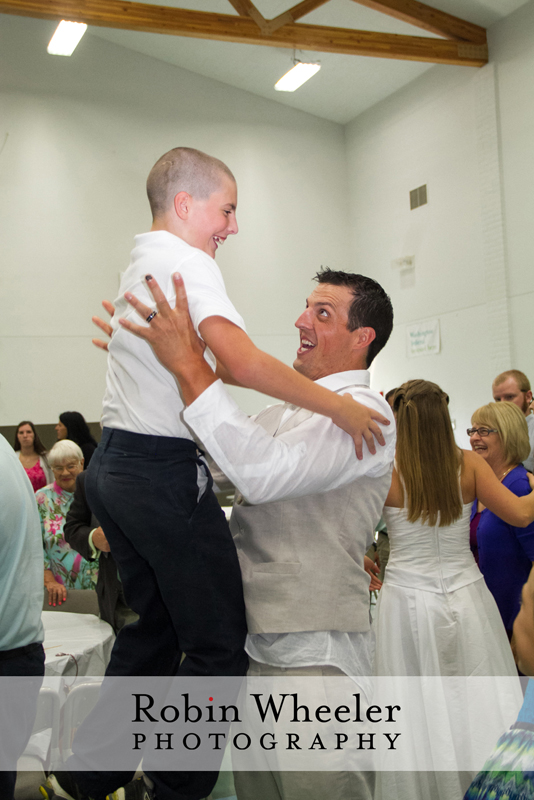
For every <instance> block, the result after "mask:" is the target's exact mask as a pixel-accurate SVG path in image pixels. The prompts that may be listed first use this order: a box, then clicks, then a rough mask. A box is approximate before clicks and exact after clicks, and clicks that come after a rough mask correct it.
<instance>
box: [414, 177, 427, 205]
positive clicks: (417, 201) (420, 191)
mask: <svg viewBox="0 0 534 800" xmlns="http://www.w3.org/2000/svg"><path fill="white" fill-rule="evenodd" d="M426 203H427V198H426V183H425V185H424V186H418V187H417V189H413V190H412V191H411V192H410V210H411V211H413V210H414V208H419V206H424V205H425V204H426Z"/></svg>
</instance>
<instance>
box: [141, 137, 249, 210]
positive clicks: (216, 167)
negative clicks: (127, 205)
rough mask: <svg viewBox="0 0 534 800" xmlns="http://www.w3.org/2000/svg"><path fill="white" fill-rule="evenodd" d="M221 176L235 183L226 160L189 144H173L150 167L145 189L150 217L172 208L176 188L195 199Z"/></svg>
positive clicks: (218, 182) (207, 192)
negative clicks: (173, 146) (150, 212)
mask: <svg viewBox="0 0 534 800" xmlns="http://www.w3.org/2000/svg"><path fill="white" fill-rule="evenodd" d="M224 177H226V178H230V179H231V180H232V181H234V183H235V178H234V176H233V175H232V173H231V171H230V170H229V169H228V167H227V166H226V164H224V163H223V162H222V161H219V159H218V158H213V156H209V155H208V154H207V153H203V152H201V151H200V150H194V149H193V148H192V147H175V148H173V149H172V150H169V152H168V153H165V155H163V156H161V158H160V159H158V161H156V163H155V164H154V166H153V167H152V169H151V170H150V173H149V176H148V179H147V182H146V191H147V194H148V202H149V203H150V208H151V209H152V216H153V218H154V219H156V218H157V217H161V216H162V215H163V214H165V213H166V212H167V211H168V210H169V209H170V208H172V204H173V200H174V197H175V196H176V195H177V194H178V192H187V193H188V194H190V195H191V197H194V198H195V200H206V199H207V198H208V197H209V196H210V195H211V194H212V193H213V192H214V191H216V190H217V189H218V188H219V187H220V185H221V183H222V181H223V179H224Z"/></svg>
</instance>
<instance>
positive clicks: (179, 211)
mask: <svg viewBox="0 0 534 800" xmlns="http://www.w3.org/2000/svg"><path fill="white" fill-rule="evenodd" d="M192 200H193V198H192V197H191V195H190V194H189V193H188V192H178V194H177V195H175V197H174V210H175V212H176V215H177V216H178V217H179V218H180V219H181V220H184V221H185V220H186V219H187V218H188V216H189V212H190V211H191V203H192Z"/></svg>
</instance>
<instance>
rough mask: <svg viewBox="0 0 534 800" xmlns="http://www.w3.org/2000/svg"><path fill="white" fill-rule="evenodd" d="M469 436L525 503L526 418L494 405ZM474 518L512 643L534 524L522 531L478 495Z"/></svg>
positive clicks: (533, 547) (474, 535) (533, 553)
mask: <svg viewBox="0 0 534 800" xmlns="http://www.w3.org/2000/svg"><path fill="white" fill-rule="evenodd" d="M471 424H472V426H473V427H472V428H470V429H469V430H468V431H467V433H468V434H469V437H470V442H471V448H472V449H473V450H474V452H475V453H478V455H479V456H482V458H483V459H484V461H485V462H486V464H488V465H489V466H490V467H491V469H492V471H493V473H494V475H495V477H496V479H497V480H498V481H500V482H501V483H502V485H503V486H506V488H507V489H509V490H510V491H511V492H513V493H514V494H515V495H518V496H519V497H521V496H524V495H525V494H528V493H529V492H530V486H529V481H528V477H527V471H526V469H525V467H524V466H523V464H522V462H523V461H525V459H526V458H527V457H528V455H529V453H530V441H529V437H528V427H527V422H526V418H525V415H524V413H523V412H522V411H521V409H520V408H519V407H518V406H517V405H516V404H515V403H508V402H499V403H488V405H486V406H482V407H481V408H479V409H477V411H475V413H474V414H473V416H472V419H471ZM477 498H478V502H476V503H474V505H473V509H472V512H471V546H472V547H473V542H474V540H475V541H476V545H477V547H478V557H479V566H480V571H481V572H482V574H483V575H484V578H485V581H486V584H487V585H488V588H489V590H490V592H491V593H492V595H493V597H494V598H495V602H496V603H497V607H498V609H499V611H500V614H501V617H502V621H503V623H504V627H505V628H506V632H507V634H508V638H511V636H512V628H513V625H514V620H515V618H516V616H517V614H518V612H519V606H520V600H521V588H522V586H523V584H525V583H526V582H527V580H528V576H529V574H530V570H531V569H532V562H533V561H534V524H532V525H528V526H527V527H526V528H522V527H517V526H516V525H515V524H514V523H511V524H510V521H509V520H506V518H503V517H502V516H501V515H500V514H499V513H498V512H495V513H494V511H493V509H491V507H490V508H486V506H487V503H484V501H483V500H482V498H481V497H480V496H478V495H477Z"/></svg>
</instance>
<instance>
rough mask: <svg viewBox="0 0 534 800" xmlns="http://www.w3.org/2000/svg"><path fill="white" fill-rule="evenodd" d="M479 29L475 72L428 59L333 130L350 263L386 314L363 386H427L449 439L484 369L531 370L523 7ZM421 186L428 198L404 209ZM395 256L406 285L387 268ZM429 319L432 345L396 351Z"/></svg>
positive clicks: (530, 69) (531, 70)
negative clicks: (423, 351)
mask: <svg viewBox="0 0 534 800" xmlns="http://www.w3.org/2000/svg"><path fill="white" fill-rule="evenodd" d="M489 33H490V37H489V41H490V53H491V64H490V65H489V66H487V67H485V68H484V69H483V70H473V69H467V68H451V67H448V68H447V67H435V68H433V69H432V70H430V71H429V72H427V73H426V74H425V75H423V76H422V77H420V78H419V79H417V80H416V81H414V82H413V83H412V84H410V85H409V86H408V87H406V88H405V89H404V90H401V91H399V92H397V93H396V94H395V95H394V96H392V97H391V98H388V99H387V100H385V101H383V102H382V103H380V104H379V105H377V106H375V107H374V108H372V109H370V110H369V111H368V112H366V113H365V114H362V115H360V116H359V117H358V118H357V119H355V120H354V121H353V122H352V123H350V124H349V125H348V126H347V127H346V141H347V158H348V162H349V190H350V210H351V229H352V241H353V253H354V260H353V264H352V266H353V268H354V269H355V270H358V271H361V272H364V273H367V274H369V275H372V276H373V277H376V279H377V280H378V281H380V282H381V283H382V284H383V285H384V287H385V288H386V289H387V290H388V291H389V293H390V294H391V297H392V300H393V305H394V308H395V312H396V325H395V330H394V333H393V337H392V341H391V342H390V343H389V345H388V346H387V347H386V349H385V350H384V352H383V354H381V355H380V356H379V358H378V359H377V362H376V366H375V368H374V370H373V385H374V387H375V388H377V389H380V390H388V389H389V388H392V387H394V386H397V385H398V384H399V383H401V382H403V381H405V380H408V379H410V378H415V377H423V378H426V379H429V380H433V381H436V382H438V383H439V384H440V385H441V386H442V387H443V388H444V389H445V390H446V391H447V392H448V393H449V395H450V398H451V416H452V417H453V418H454V419H455V420H456V423H457V439H458V441H459V442H461V443H462V444H466V443H467V437H466V436H465V434H464V433H463V431H464V429H465V428H466V427H467V425H468V424H469V418H470V415H471V413H472V411H473V410H474V409H475V408H477V407H478V406H479V405H482V404H483V403H486V402H489V401H490V400H491V382H492V379H493V377H495V375H496V374H497V372H499V371H501V369H507V368H510V367H515V368H517V369H521V370H523V371H524V372H526V373H527V374H528V375H529V376H530V378H531V380H534V356H533V354H532V348H531V347H530V346H529V345H530V341H529V328H530V317H531V309H532V299H533V298H532V293H533V290H534V273H533V271H532V269H531V267H530V261H531V253H532V234H531V231H532V219H534V213H533V212H534V208H533V204H534V200H533V192H532V183H533V166H534V155H533V149H532V143H533V141H534V139H533V127H534V103H533V101H532V85H533V79H534V3H531V4H528V5H526V6H524V7H523V8H521V9H519V10H518V11H517V12H516V13H515V14H513V15H512V16H511V17H510V18H508V19H507V20H505V21H503V22H501V23H498V24H497V25H495V26H494V27H493V28H492V29H491V30H490V32H489ZM424 183H426V184H427V186H428V198H429V202H428V205H426V206H423V207H421V208H419V209H416V210H414V211H410V204H409V191H410V190H411V189H414V188H416V187H418V186H420V185H421V184H424ZM408 255H414V256H415V264H416V268H415V274H414V280H412V281H410V280H403V279H402V278H401V276H400V274H399V272H398V271H395V270H394V269H393V268H392V266H391V264H392V261H393V260H394V259H397V258H401V257H404V256H408ZM436 317H437V318H439V320H440V324H441V333H442V350H441V352H440V353H439V354H437V355H430V356H424V357H418V358H408V357H407V354H406V345H405V337H406V325H408V324H410V323H414V322H419V321H423V320H426V319H431V318H436Z"/></svg>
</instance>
